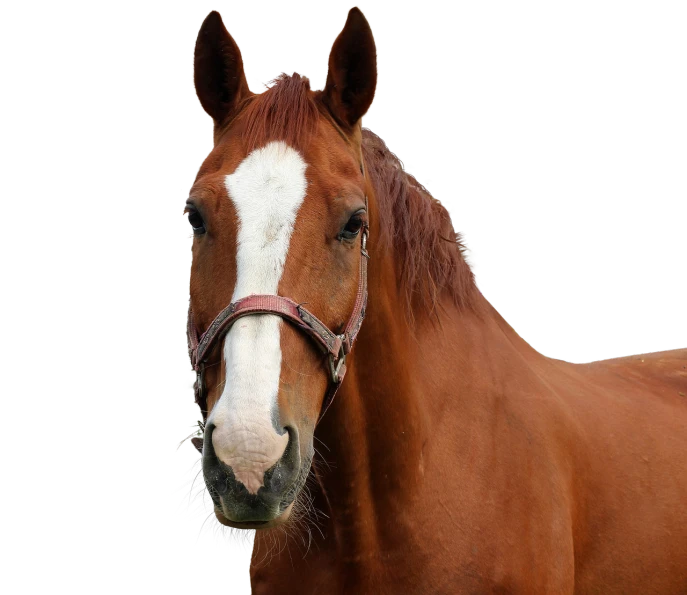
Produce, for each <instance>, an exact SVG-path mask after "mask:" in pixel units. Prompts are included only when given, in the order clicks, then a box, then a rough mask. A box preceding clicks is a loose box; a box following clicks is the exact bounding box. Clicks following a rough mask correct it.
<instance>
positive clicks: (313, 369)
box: [187, 9, 376, 528]
mask: <svg viewBox="0 0 687 595" xmlns="http://www.w3.org/2000/svg"><path fill="white" fill-rule="evenodd" d="M351 48H352V49H351ZM361 48H362V49H361ZM329 62H330V67H329V75H328V78H327V87H326V88H325V90H324V91H322V92H318V93H313V92H312V91H310V89H309V86H308V82H307V79H302V78H301V77H299V76H298V75H294V76H293V77H281V78H280V79H279V80H278V81H277V83H276V84H275V85H274V87H272V88H271V89H269V90H268V91H266V92H265V93H264V94H263V95H261V96H256V95H253V94H252V93H250V91H249V90H248V86H247V84H246V82H245V77H244V74H243V66H242V61H241V55H240V52H239V50H238V47H236V44H235V43H234V41H233V39H232V38H231V37H230V36H229V34H228V33H227V31H226V29H225V28H224V25H223V24H222V21H221V18H220V17H219V15H218V14H217V13H212V14H211V15H210V16H209V17H208V18H207V19H206V21H205V23H204V24H203V27H202V28H201V31H200V34H199V37H198V42H197V45H196V55H195V78H196V90H197V92H198V96H199V98H200V101H201V104H202V105H203V107H204V108H205V110H206V111H207V112H208V113H209V114H210V115H211V116H212V117H213V119H214V122H215V147H214V149H213V151H212V152H211V153H210V155H209V156H208V158H207V159H206V161H205V162H204V164H203V166H202V167H201V169H200V172H199V174H198V177H197V179H196V182H195V184H194V185H193V188H192V190H191V193H190V198H189V200H188V202H187V211H188V213H189V222H190V223H191V225H192V227H193V228H194V241H193V264H192V269H191V305H192V308H193V311H194V316H195V319H196V324H197V326H198V327H199V329H200V330H201V331H202V330H204V329H205V328H207V326H208V325H209V323H210V322H211V321H212V319H213V318H214V317H215V316H216V315H217V314H218V313H219V312H220V311H221V310H222V309H223V308H224V307H225V306H226V305H227V304H229V303H230V302H233V301H236V300H238V299H240V298H242V297H246V296H248V295H251V294H277V295H282V296H286V297H289V298H291V299H293V300H294V301H296V302H299V303H304V304H307V308H308V309H309V310H310V311H311V312H313V313H314V314H315V315H316V316H318V318H320V320H322V321H323V322H324V323H325V324H326V325H327V326H328V327H329V328H330V329H332V330H334V331H335V332H337V331H340V330H342V329H343V328H344V326H345V324H346V322H347V321H348V319H349V317H350V315H351V312H352V310H353V308H354V304H355V298H356V293H357V290H358V282H359V267H360V259H361V258H362V255H361V251H360V232H361V228H362V226H363V225H364V224H366V223H367V217H368V214H367V209H366V206H367V205H366V196H367V193H368V191H369V188H368V186H367V182H366V179H365V176H364V173H363V165H362V158H361V150H360V118H361V116H362V115H363V114H364V113H365V111H366V110H367V108H368V107H369V105H370V103H371V101H372V96H373V94H374V85H375V82H376V66H375V52H374V42H373V41H372V35H371V32H370V30H369V26H368V25H367V22H366V21H365V19H364V17H363V16H362V14H361V13H360V12H359V11H357V10H356V9H354V10H353V11H351V13H349V18H348V21H347V23H346V27H345V28H344V30H343V31H342V33H341V35H340V36H339V37H338V38H337V41H336V42H335V44H334V47H333V49H332V55H331V56H330V61H329ZM215 351H216V353H215V354H213V358H212V360H211V362H210V364H209V365H208V366H207V367H206V381H205V382H206V386H207V388H208V412H209V415H208V418H207V423H206V430H205V439H204V447H203V472H204V476H205V481H206V484H207V486H208V490H209V492H210V494H211V496H212V499H213V502H214V504H215V512H216V516H217V518H218V519H219V520H220V522H222V523H224V524H227V525H231V526H235V527H242V528H256V527H257V528H261V527H270V526H274V525H276V524H279V523H281V522H284V521H286V520H287V519H288V518H289V516H290V514H291V511H292V508H293V504H294V501H295V500H296V498H297V496H298V494H299V492H300V490H301V488H302V487H303V485H304V483H305V480H306V478H307V476H308V473H309V471H310V464H311V461H312V458H313V452H314V449H313V432H314V428H315V424H316V422H317V420H318V417H319V414H320V410H321V407H322V402H323V398H324V395H325V393H326V391H327V388H328V385H329V373H328V368H327V365H326V364H327V362H326V357H325V356H323V355H322V353H321V352H320V351H319V350H318V349H317V348H316V346H315V344H314V343H313V342H312V341H311V340H310V339H309V338H308V337H307V336H305V335H304V334H303V333H302V332H300V331H298V330H297V329H295V328H294V327H292V326H291V325H290V324H289V323H287V322H284V321H283V320H282V319H281V318H279V317H278V316H276V315H272V314H261V315H253V316H247V317H244V318H241V319H239V320H238V321H237V322H236V323H235V324H234V325H233V326H232V327H231V329H230V330H229V332H228V333H227V334H226V336H225V337H224V339H223V341H222V344H221V345H219V346H218V347H217V348H216V350H215ZM213 362H214V365H213Z"/></svg>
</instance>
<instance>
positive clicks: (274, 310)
mask: <svg viewBox="0 0 687 595" xmlns="http://www.w3.org/2000/svg"><path fill="white" fill-rule="evenodd" d="M368 233H369V227H368V224H367V223H365V224H364V225H363V227H362V231H361V240H360V252H361V254H362V257H361V258H360V275H359V278H358V292H357V294H356V297H355V305H354V306H353V312H352V313H351V317H350V318H349V319H348V322H347V323H346V326H345V327H344V330H343V332H342V333H341V334H338V335H337V334H336V333H334V332H333V331H331V330H329V328H327V326H326V325H325V324H324V323H323V322H322V321H321V320H320V319H319V318H317V316H315V315H314V314H313V313H312V312H310V311H309V310H307V309H306V308H305V307H303V306H302V305H301V304H298V303H296V302H294V301H293V300H292V299H290V298H287V297H282V296H280V295H249V296H247V297H244V298H241V299H239V300H236V301H235V302H232V303H231V304H229V305H228V306H227V307H226V308H224V310H222V311H221V312H220V313H219V314H218V315H217V316H216V318H215V319H214V320H213V321H212V322H211V323H210V326H209V327H208V328H207V330H206V331H205V332H204V333H203V334H202V335H199V333H198V328H197V327H196V324H195V320H194V317H193V310H192V309H191V307H190V306H189V310H188V323H187V326H186V331H187V338H188V354H189V357H190V358H191V365H192V366H193V369H194V370H195V371H196V382H195V384H194V385H193V390H194V392H195V397H196V403H198V405H199V407H200V410H201V412H202V414H203V420H205V419H206V418H207V414H208V412H207V390H206V386H205V366H206V364H207V361H208V358H209V356H210V354H211V353H212V351H213V349H214V347H215V346H216V344H217V343H218V342H219V341H220V340H221V339H222V337H224V335H226V334H227V333H228V332H229V329H230V328H231V327H232V325H233V324H234V323H235V322H236V321H237V320H238V319H239V318H243V317H244V316H253V315H256V314H274V315H275V316H280V317H281V318H283V319H284V320H286V321H287V322H290V323H291V324H293V326H295V327H296V328H297V329H298V330H300V331H302V332H303V333H305V334H306V335H307V336H308V337H310V339H312V340H313V341H314V342H315V344H316V345H317V346H318V347H319V348H320V350H321V351H322V352H323V353H324V354H325V355H327V356H328V357H327V362H328V375H329V387H328V388H327V392H326V394H325V397H324V401H323V403H322V409H321V411H320V418H321V417H322V416H323V415H324V413H325V411H327V409H328V408H329V406H330V405H331V403H332V401H333V400H334V395H336V391H337V390H338V389H339V387H340V386H341V382H342V381H343V379H344V376H345V374H346V356H347V355H348V354H349V353H350V351H351V349H352V347H353V342H354V341H355V339H356V337H357V336H358V332H359V331H360V327H361V325H362V323H363V319H364V318H365V309H366V307H367V261H368V259H369V258H370V256H369V254H368V253H367V236H368Z"/></svg>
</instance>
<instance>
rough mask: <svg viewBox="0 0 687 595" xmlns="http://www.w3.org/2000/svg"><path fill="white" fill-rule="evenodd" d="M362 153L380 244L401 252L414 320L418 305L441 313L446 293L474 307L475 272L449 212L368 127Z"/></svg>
mask: <svg viewBox="0 0 687 595" xmlns="http://www.w3.org/2000/svg"><path fill="white" fill-rule="evenodd" d="M363 156H364V158H365V164H366V165H367V171H368V172H369V174H370V177H371V180H372V184H373V186H374V188H375V195H376V197H377V206H378V208H379V218H380V221H381V231H382V237H381V238H380V240H381V244H382V247H391V248H393V250H394V251H395V252H396V254H397V258H396V259H395V261H396V266H397V275H398V278H399V281H400V283H401V286H402V287H403V289H404V290H405V298H406V306H407V307H408V312H409V315H410V317H411V321H412V319H413V312H414V308H415V307H416V306H421V307H425V308H427V309H428V310H429V311H430V312H431V313H433V314H436V312H435V309H436V307H437V303H438V298H439V296H440V295H441V294H442V293H444V292H446V293H448V294H449V295H450V296H451V297H452V298H453V300H454V302H455V304H456V305H457V306H459V307H464V306H471V305H472V304H473V298H474V295H475V291H476V285H475V281H474V276H473V274H472V271H471V270H470V266H469V265H468V263H467V261H466V260H465V257H464V251H465V246H464V245H463V243H462V240H461V237H460V234H458V233H456V232H455V231H454V229H453V224H452V223H451V218H450V217H449V214H448V211H447V210H446V209H445V208H444V206H443V205H442V204H441V203H440V202H439V201H438V200H437V199H435V198H434V197H433V196H432V195H431V194H430V193H429V192H428V191H427V189H426V188H425V187H424V186H423V185H422V184H420V183H419V182H418V181H417V180H416V179H415V178H414V177H413V176H411V175H410V174H409V173H407V172H405V171H404V169H403V164H402V163H401V161H400V159H399V158H398V157H396V155H394V154H393V153H392V152H391V151H390V150H389V149H388V148H387V146H386V144H385V143H384V141H383V140H382V139H381V138H379V137H378V136H377V135H376V134H374V133H373V132H372V131H370V130H367V129H366V128H364V129H363Z"/></svg>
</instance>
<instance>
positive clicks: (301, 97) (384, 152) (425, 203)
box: [242, 73, 476, 322]
mask: <svg viewBox="0 0 687 595" xmlns="http://www.w3.org/2000/svg"><path fill="white" fill-rule="evenodd" d="M271 85H272V86H270V87H268V89H267V90H266V91H265V92H264V93H262V94H261V95H258V96H256V97H253V98H252V99H251V100H250V102H249V103H248V104H247V105H246V106H245V107H244V109H243V110H242V112H243V113H242V117H244V118H245V121H246V125H245V128H244V132H243V140H244V142H245V143H246V145H247V148H248V150H249V151H252V150H253V149H255V148H258V147H261V146H263V145H265V144H267V143H268V142H269V141H272V140H283V141H284V142H286V143H287V144H289V145H290V146H292V147H294V148H295V149H297V150H300V151H303V150H304V149H305V148H306V147H307V145H308V143H309V142H310V139H311V137H312V135H313V134H314V133H315V130H316V128H317V124H318V121H319V109H318V106H317V104H316V101H315V96H314V94H313V93H312V92H311V91H310V81H309V80H308V79H307V78H306V77H302V76H300V75H299V74H296V73H294V74H293V75H292V76H288V75H286V74H282V75H280V76H279V77H277V78H276V79H275V80H273V81H272V82H271ZM362 150H363V156H364V159H365V163H366V165H367V171H368V173H369V175H370V178H371V181H372V185H373V186H374V189H375V195H376V197H377V205H378V208H379V216H380V217H379V218H380V227H381V237H380V238H379V239H378V240H377V241H376V242H375V244H376V246H375V247H380V248H382V249H392V250H393V251H394V252H395V254H396V255H397V257H396V258H395V261H396V266H397V271H396V273H397V278H398V280H399V284H400V286H401V288H402V289H403V291H404V294H405V302H406V304H405V305H406V309H407V313H408V316H409V318H410V321H411V322H412V321H413V320H414V318H415V316H414V312H415V310H416V308H424V309H425V310H426V311H428V312H430V313H432V314H435V315H436V313H437V312H436V308H437V306H438V304H439V298H440V296H441V295H443V294H448V295H450V296H451V298H452V299H453V301H454V303H455V304H456V305H457V306H458V307H467V306H470V305H472V304H473V297H474V295H475V290H476V286H475V282H474V276H473V274H472V271H471V270H470V267H469V265H468V263H467V261H466V260H465V258H464V251H465V247H464V245H463V243H462V240H461V237H460V234H458V233H456V232H455V231H454V229H453V225H452V223H451V219H450V217H449V214H448V211H446V209H445V208H444V206H443V205H442V204H441V203H440V202H439V201H438V200H436V199H435V198H434V197H432V195H431V194H430V193H429V192H428V191H427V189H425V188H424V186H422V185H421V184H420V183H419V182H418V181H417V180H416V179H415V178H414V177H413V176H412V175H410V174H409V173H407V172H405V171H404V169H403V164H402V163H401V161H400V160H399V159H398V157H396V155H394V154H393V153H392V152H391V151H390V150H389V149H388V148H387V146H386V144H385V143H384V141H383V140H382V139H381V138H379V137H378V136H377V135H376V134H374V133H373V132H371V131H370V130H367V129H363V132H362ZM377 242H378V243H377Z"/></svg>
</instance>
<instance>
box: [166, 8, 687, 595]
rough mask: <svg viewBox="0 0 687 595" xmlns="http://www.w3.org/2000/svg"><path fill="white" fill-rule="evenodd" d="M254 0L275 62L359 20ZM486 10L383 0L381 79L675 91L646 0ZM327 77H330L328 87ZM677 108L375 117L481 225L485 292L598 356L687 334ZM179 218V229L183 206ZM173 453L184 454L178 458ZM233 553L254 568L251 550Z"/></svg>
mask: <svg viewBox="0 0 687 595" xmlns="http://www.w3.org/2000/svg"><path fill="white" fill-rule="evenodd" d="M251 4H252V6H253V8H249V7H248V6H247V5H245V4H243V5H241V6H237V7H233V8H232V9H231V14H232V17H231V20H232V22H233V26H232V30H234V31H238V32H239V33H240V37H241V40H247V42H248V70H249V71H253V72H256V71H257V72H265V71H267V72H272V73H276V72H278V71H279V70H280V64H304V65H305V70H306V71H308V70H311V67H312V64H313V63H319V62H320V61H321V56H322V55H326V51H327V48H328V46H329V44H328V38H327V33H328V32H333V31H335V29H336V25H337V24H338V23H343V20H344V9H343V3H339V2H326V3H321V4H319V5H318V8H317V9H316V10H308V9H307V8H305V6H307V5H304V4H293V5H289V6H282V5H280V6H279V7H277V8H274V9H273V8H270V9H269V10H267V9H265V8H264V5H263V4H261V3H251ZM424 4H426V3H424ZM424 4H423V6H424ZM440 5H441V6H443V3H440ZM489 10H490V13H489V14H482V15H476V14H473V13H468V12H467V11H465V12H463V13H456V14H448V13H446V12H442V11H439V10H438V9H431V8H429V9H427V8H425V9H423V10H417V8H413V9H411V8H403V7H402V6H401V5H400V4H397V3H393V4H390V5H389V6H388V7H387V6H380V5H379V4H378V3H370V5H369V10H368V14H369V15H374V16H375V17H376V26H375V32H376V35H377V39H378V41H379V40H383V41H384V65H383V68H384V71H383V73H382V77H383V81H384V94H385V95H387V96H389V95H460V96H483V95H497V94H501V95H520V96H526V95H544V94H546V95H554V94H556V93H559V94H561V95H564V94H566V93H567V94H570V93H575V94H576V95H591V94H593V93H607V94H609V95H622V94H625V95H645V96H647V95H651V94H660V93H668V92H675V89H676V82H675V77H674V75H673V73H674V72H677V70H673V62H674V59H673V58H672V56H673V55H675V54H674V53H673V50H674V47H673V46H672V45H671V44H672V42H671V39H673V38H672V37H671V34H670V33H669V32H663V31H662V32H661V34H660V35H657V34H656V27H658V26H659V25H660V24H661V23H662V22H663V21H664V20H665V15H663V17H662V18H663V20H659V17H658V16H657V17H656V18H655V20H654V17H652V16H651V15H646V14H644V15H641V27H639V28H638V27H636V26H635V27H633V26H631V25H630V22H631V21H632V20H633V19H638V18H639V17H640V15H633V14H631V13H629V12H628V9H627V7H625V8H623V10H622V16H621V17H618V16H617V15H616V17H615V20H614V19H613V18H611V17H610V16H609V17H606V16H604V15H601V14H594V15H586V17H585V16H584V15H577V16H576V15H550V14H545V15H542V14H539V15H527V14H524V13H522V12H518V13H517V14H506V13H504V12H503V8H502V7H499V8H498V12H497V9H496V8H489ZM518 10H519V11H521V10H522V9H518ZM228 12H229V9H224V14H225V20H226V21H227V22H228V21H229V19H228V18H227V16H226V15H227V14H228ZM170 14H172V13H167V16H170ZM174 16H175V20H174V22H173V24H172V23H171V22H170V25H169V26H170V27H173V33H174V35H175V36H176V39H177V42H175V46H174V47H172V48H171V56H172V58H165V59H169V60H172V61H174V60H175V59H174V58H173V56H174V55H176V56H178V60H179V75H178V77H179V81H180V79H181V72H180V71H181V61H182V60H183V61H184V64H186V65H187V66H185V68H184V70H188V71H190V63H191V58H190V56H189V57H184V58H182V55H183V52H182V50H183V48H190V47H191V45H192V42H193V40H194V38H193V36H192V27H193V25H194V24H195V25H197V24H198V23H199V22H200V10H199V9H197V8H192V9H187V10H186V11H185V12H179V13H177V14H175V15H174ZM542 23H543V24H542ZM563 23H565V24H564V25H563ZM516 24H517V25H516ZM322 82H323V81H322V80H321V79H320V78H319V77H317V76H315V77H314V80H313V86H321V84H322ZM173 101H174V106H175V107H174V109H175V112H176V114H177V115H176V116H175V119H176V120H177V121H178V128H177V129H178V130H179V135H178V139H177V140H178V143H176V144H175V145H174V153H173V155H174V160H175V161H174V167H175V171H176V178H175V180H174V182H175V184H189V183H191V182H192V181H193V171H192V167H191V162H192V160H194V159H198V158H199V152H201V151H207V121H206V120H203V119H201V117H200V113H201V112H200V108H199V106H198V105H197V104H195V103H193V102H192V91H191V89H188V88H185V89H182V88H181V83H180V82H179V88H178V89H177V90H175V91H174V92H173ZM671 109H672V108H669V107H631V106H612V107H611V106H595V107H591V106H583V107H551V106H477V105H468V106H466V105H415V106H414V105H388V104H384V105H378V106H377V108H376V123H372V122H371V125H372V126H373V127H375V128H377V129H379V128H382V129H383V130H384V135H385V136H386V137H387V142H389V143H390V144H391V143H393V148H394V150H396V151H397V152H402V154H403V157H404V158H406V159H411V160H412V159H414V160H415V161H416V165H417V167H422V168H424V170H425V175H429V176H431V177H432V190H433V191H434V192H435V193H436V192H438V193H439V195H440V197H441V199H443V200H453V199H455V200H456V201H457V222H458V223H459V224H462V225H463V226H464V229H465V230H466V231H467V232H469V233H470V234H471V236H472V238H473V239H476V240H479V241H480V264H481V276H482V279H483V280H485V279H486V280H487V289H486V292H487V293H488V294H489V295H490V296H495V298H496V301H497V302H499V303H500V304H503V306H502V310H505V311H508V312H509V313H512V315H513V317H514V318H515V319H517V320H519V321H520V327H526V328H527V329H528V330H527V335H528V336H529V337H530V338H532V337H536V343H537V344H539V345H542V344H543V346H544V349H545V350H546V351H548V352H559V353H560V354H561V355H562V356H563V357H567V359H591V358H592V356H593V353H594V352H636V351H647V350H648V349H649V347H648V346H649V344H657V343H658V344H678V343H684V342H685V340H686V339H687V333H686V332H685V325H684V323H682V321H681V316H684V310H683V308H682V303H683V301H684V298H683V297H682V296H683V281H682V278H681V276H682V275H681V273H680V268H679V266H678V264H679V263H681V262H682V263H684V256H685V249H684V228H683V227H681V226H680V223H679V214H680V210H682V211H684V208H682V209H680V207H678V196H679V195H682V192H681V191H679V187H678V186H677V172H678V166H677V150H676V146H677V144H676V143H677V124H676V115H675V113H674V112H671V113H669V110H671ZM650 110H651V111H650ZM389 137H391V139H389ZM170 186H171V184H170ZM175 198H176V199H179V198H182V196H181V195H180V194H177V195H176V197H175ZM682 217H684V214H683V215H682ZM176 220H177V224H176V227H177V229H178V230H179V232H178V233H179V235H181V228H182V221H181V216H180V213H177V217H176ZM172 225H174V224H172ZM173 235H174V234H172V236H173ZM178 241H179V243H181V238H179V240H178ZM180 301H181V300H179V302H180ZM681 310H682V312H681ZM179 344H180V341H179ZM174 357H179V360H181V354H178V355H177V356H174ZM447 358H449V359H450V354H447ZM179 366H180V367H181V362H180V363H179ZM179 372H180V374H179V375H180V376H181V370H180V371H179ZM174 402H175V406H174V407H171V408H170V415H171V417H170V419H169V423H170V424H171V425H170V426H169V428H170V432H177V431H182V430H183V429H184V421H188V420H189V419H190V418H189V417H188V416H190V415H192V414H194V413H195V412H194V410H193V409H192V407H191V400H190V393H184V392H182V391H181V390H180V391H179V393H178V394H177V395H176V397H175V399H174ZM185 416H186V417H185ZM170 460H172V461H174V463H173V464H174V465H175V467H174V469H175V470H179V469H180V466H181V463H180V462H179V461H178V459H176V460H174V459H170ZM187 462H190V459H189V460H188V461H187ZM170 501H171V500H170ZM168 525H170V527H169V531H170V537H169V545H170V547H171V548H172V549H173V550H175V551H177V552H181V551H191V546H188V545H184V544H183V537H182V536H183V535H184V534H188V532H189V530H188V529H183V525H182V523H181V522H173V523H168ZM195 532H197V531H196V530H194V533H195ZM193 549H196V548H193ZM213 549H214V548H213V547H212V546H203V547H202V548H200V551H212V550H213ZM231 557H232V559H235V561H236V564H238V565H239V566H238V569H239V571H241V572H245V562H242V561H240V560H239V555H238V554H234V555H233V556H231ZM242 569H243V570H242ZM232 592H233V591H232ZM237 592H241V591H240V590H239V591H237Z"/></svg>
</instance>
